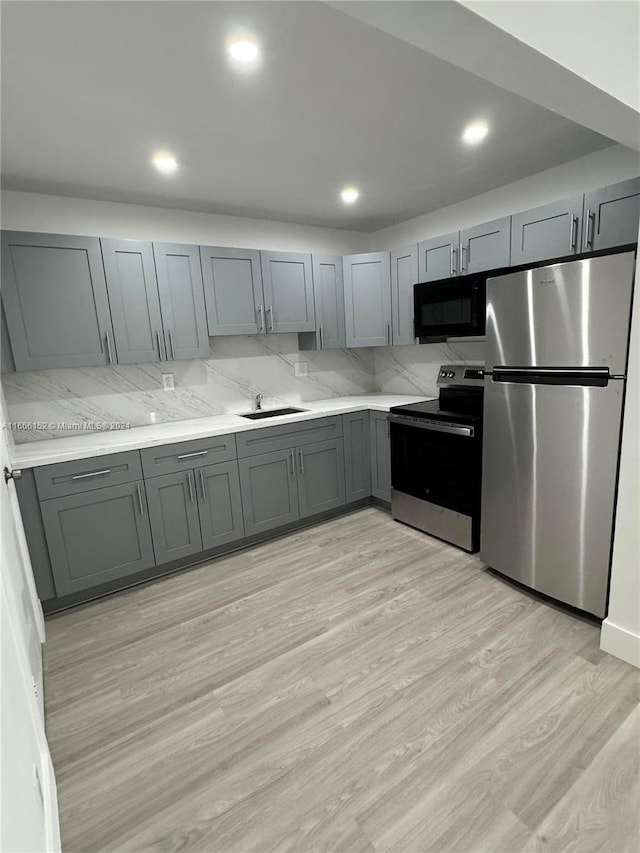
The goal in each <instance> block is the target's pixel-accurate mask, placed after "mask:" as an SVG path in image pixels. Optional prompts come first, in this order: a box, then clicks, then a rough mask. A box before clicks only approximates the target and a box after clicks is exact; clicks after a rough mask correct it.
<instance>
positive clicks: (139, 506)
mask: <svg viewBox="0 0 640 853" xmlns="http://www.w3.org/2000/svg"><path fill="white" fill-rule="evenodd" d="M40 507H41V510H42V521H43V524H44V529H45V534H46V537H47V545H48V547H49V555H50V557H51V568H52V571H53V577H54V580H55V585H56V594H57V595H58V596H62V595H68V594H69V593H72V592H79V591H80V590H83V589H88V588H89V587H92V586H97V585H98V584H102V583H105V582H106V581H111V580H116V579H117V578H121V577H125V576H126V575H131V574H134V573H135V572H139V571H142V570H143V569H149V568H151V567H152V566H153V565H154V557H153V545H152V544H151V531H150V529H149V520H148V518H147V506H146V500H145V494H144V483H143V482H142V481H141V480H139V481H138V482H136V483H124V484H122V485H119V486H107V487H106V488H104V489H95V490H94V491H91V492H82V493H80V494H75V495H67V496H66V497H63V498H53V499H52V500H49V501H42V503H41V504H40Z"/></svg>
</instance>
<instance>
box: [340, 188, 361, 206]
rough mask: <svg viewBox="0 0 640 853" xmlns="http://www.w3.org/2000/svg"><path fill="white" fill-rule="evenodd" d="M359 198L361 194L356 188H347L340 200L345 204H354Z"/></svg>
mask: <svg viewBox="0 0 640 853" xmlns="http://www.w3.org/2000/svg"><path fill="white" fill-rule="evenodd" d="M359 197H360V193H359V192H358V190H357V189H356V188H355V187H345V188H344V189H343V190H342V192H341V193H340V198H341V199H342V201H343V202H344V203H345V204H353V203H354V201H358V198H359Z"/></svg>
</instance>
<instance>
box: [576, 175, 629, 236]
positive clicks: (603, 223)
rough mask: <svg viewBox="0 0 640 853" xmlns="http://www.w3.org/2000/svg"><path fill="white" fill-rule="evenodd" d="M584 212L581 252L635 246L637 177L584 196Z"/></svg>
mask: <svg viewBox="0 0 640 853" xmlns="http://www.w3.org/2000/svg"><path fill="white" fill-rule="evenodd" d="M584 209H585V218H584V234H583V251H584V252H590V251H592V250H594V251H597V250H599V249H610V248H612V247H614V246H626V245H627V244H629V243H636V242H637V241H638V223H639V221H640V178H633V179H632V180H630V181H622V183H619V184H613V185H612V186H610V187H602V188H601V189H599V190H594V191H593V192H590V193H586V194H585V197H584Z"/></svg>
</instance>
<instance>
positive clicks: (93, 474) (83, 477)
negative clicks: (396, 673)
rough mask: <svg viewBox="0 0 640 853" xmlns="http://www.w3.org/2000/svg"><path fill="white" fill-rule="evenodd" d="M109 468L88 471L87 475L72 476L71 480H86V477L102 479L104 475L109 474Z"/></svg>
mask: <svg viewBox="0 0 640 853" xmlns="http://www.w3.org/2000/svg"><path fill="white" fill-rule="evenodd" d="M110 473H111V468H105V469H104V471H90V472H89V473H88V474H74V475H73V476H72V477H71V479H72V480H86V479H87V478H88V477H102V476H103V475H104V474H110Z"/></svg>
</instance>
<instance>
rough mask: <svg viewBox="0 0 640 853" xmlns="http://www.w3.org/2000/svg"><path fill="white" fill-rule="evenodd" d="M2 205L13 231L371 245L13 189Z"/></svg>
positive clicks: (277, 226) (262, 245) (316, 247)
mask: <svg viewBox="0 0 640 853" xmlns="http://www.w3.org/2000/svg"><path fill="white" fill-rule="evenodd" d="M1 209H2V227H3V228H5V229H9V230H13V231H40V232H44V233H52V234H80V235H83V236H88V237H120V238H123V239H130V240H158V241H164V242H174V243H195V244H199V245H205V246H206V245H213V246H237V247H238V248H250V249H270V250H273V251H291V252H325V253H327V254H338V255H341V254H349V253H351V252H359V251H365V250H366V247H367V244H368V237H367V235H366V234H362V233H360V232H357V231H344V230H337V229H330V228H314V227H312V226H309V225H293V224H291V223H287V222H274V221H271V220H266V219H247V218H244V217H240V216H218V215H215V214H211V213H197V212H194V211H188V210H172V209H171V208H161V207H146V206H144V205H138V204H118V203H115V202H110V201H92V200H90V199H81V198H66V197H64V196H52V195H40V194H38V193H23V192H16V191H13V190H5V191H3V193H2V196H1Z"/></svg>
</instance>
